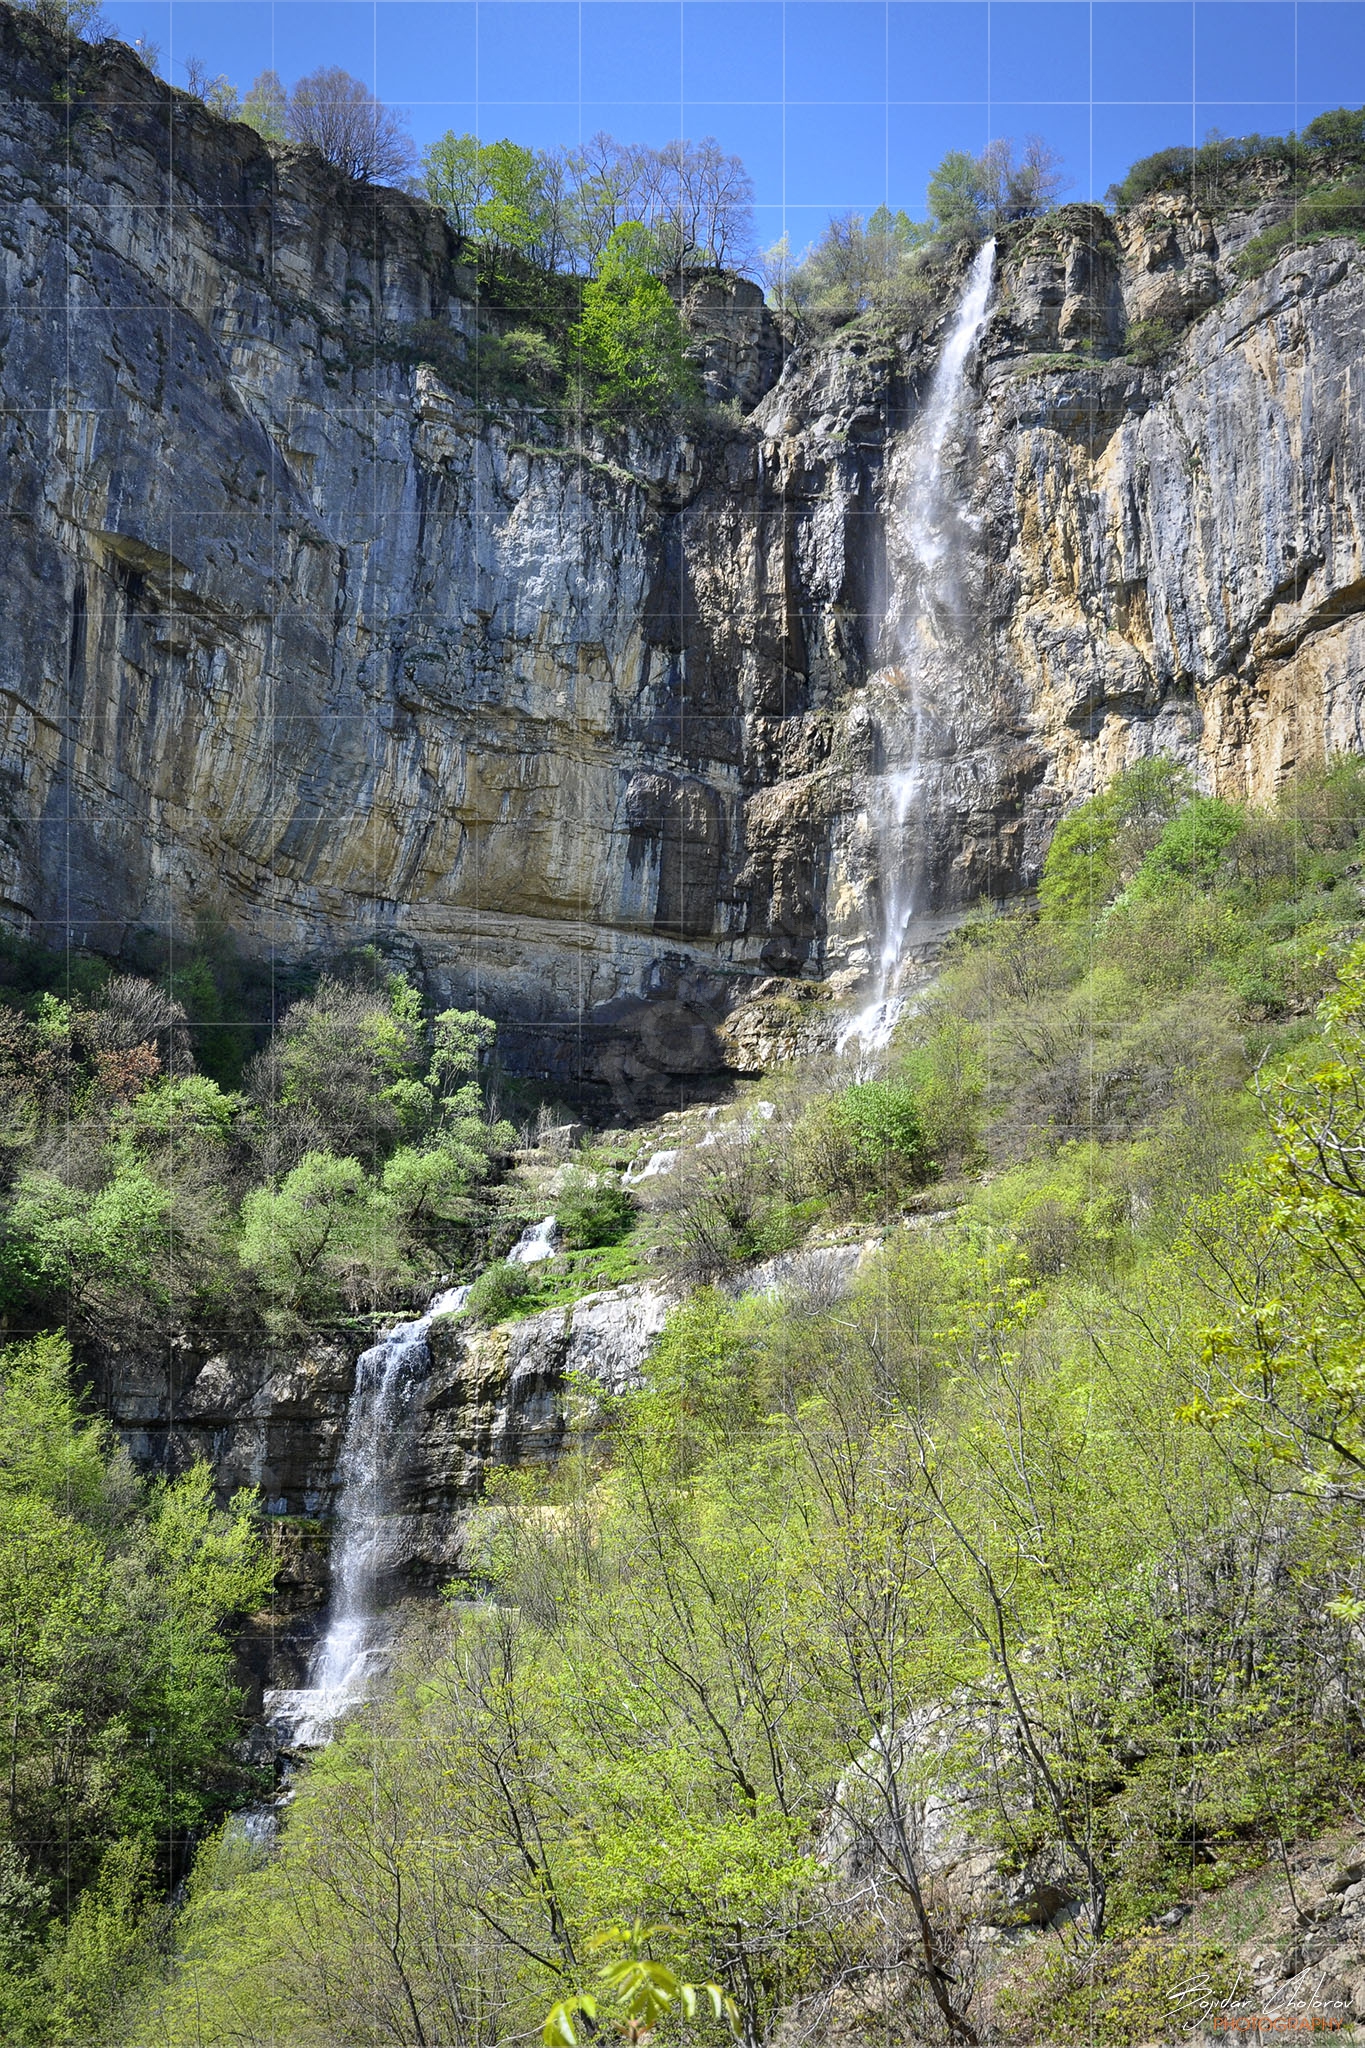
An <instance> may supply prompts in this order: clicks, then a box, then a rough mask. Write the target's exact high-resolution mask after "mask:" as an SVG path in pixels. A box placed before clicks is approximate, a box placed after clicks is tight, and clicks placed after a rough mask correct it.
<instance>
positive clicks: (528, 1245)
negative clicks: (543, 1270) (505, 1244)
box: [507, 1216, 559, 1266]
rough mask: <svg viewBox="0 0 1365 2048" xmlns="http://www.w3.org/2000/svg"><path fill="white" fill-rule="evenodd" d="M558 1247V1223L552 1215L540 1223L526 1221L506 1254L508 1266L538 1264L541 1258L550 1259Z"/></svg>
mask: <svg viewBox="0 0 1365 2048" xmlns="http://www.w3.org/2000/svg"><path fill="white" fill-rule="evenodd" d="M558 1249H559V1225H558V1223H556V1221H555V1219H554V1217H553V1216H547V1217H545V1218H544V1220H543V1221H542V1222H540V1223H528V1224H527V1226H526V1228H525V1230H523V1231H522V1233H521V1236H520V1237H519V1238H518V1239H517V1241H516V1243H515V1244H514V1245H513V1247H512V1249H511V1251H510V1252H509V1253H508V1254H507V1263H508V1265H509V1266H538V1265H539V1264H540V1262H541V1260H542V1259H552V1258H553V1257H554V1255H555V1253H556V1252H557V1251H558Z"/></svg>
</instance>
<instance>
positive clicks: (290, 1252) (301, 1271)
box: [239, 1152, 431, 1315]
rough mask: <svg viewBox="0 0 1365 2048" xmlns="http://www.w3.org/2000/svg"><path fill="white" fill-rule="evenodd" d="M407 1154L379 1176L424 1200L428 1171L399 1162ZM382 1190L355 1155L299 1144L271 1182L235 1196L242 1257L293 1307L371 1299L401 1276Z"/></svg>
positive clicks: (304, 1309) (298, 1310)
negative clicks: (294, 1160) (275, 1183)
mask: <svg viewBox="0 0 1365 2048" xmlns="http://www.w3.org/2000/svg"><path fill="white" fill-rule="evenodd" d="M412 1157H413V1155H411V1154H407V1155H404V1154H398V1155H396V1157H395V1159H394V1160H391V1161H390V1162H389V1167H388V1168H387V1169H386V1176H393V1177H394V1179H395V1180H396V1183H397V1188H398V1191H399V1192H400V1193H401V1195H402V1196H403V1197H405V1198H407V1199H409V1200H413V1199H414V1198H416V1199H417V1200H419V1201H422V1200H428V1199H429V1198H430V1195H431V1186H430V1179H429V1177H428V1176H426V1175H422V1174H419V1173H418V1172H417V1170H416V1168H413V1169H411V1170H408V1169H406V1168H405V1166H404V1161H405V1159H408V1160H410V1159H412ZM395 1169H397V1171H396V1172H395ZM418 1180H420V1181H421V1189H420V1194H419V1193H418V1191H417V1189H416V1188H415V1186H414V1182H415V1181H418ZM387 1192H388V1189H387V1188H386V1189H383V1190H380V1189H377V1188H376V1187H375V1186H374V1184H373V1183H372V1182H371V1181H370V1179H369V1178H368V1176H367V1175H366V1172H365V1169H364V1167H363V1166H361V1164H360V1162H359V1160H356V1159H339V1158H337V1156H336V1155H335V1153H331V1152H306V1153H305V1154H304V1156H303V1158H302V1159H301V1160H300V1161H299V1163H298V1165H297V1166H296V1167H294V1168H293V1169H292V1171H291V1172H289V1173H287V1174H286V1175H285V1177H284V1179H283V1180H282V1182H281V1183H280V1185H279V1187H278V1188H268V1187H266V1188H253V1189H252V1190H251V1192H250V1194H249V1195H248V1196H247V1197H246V1200H245V1201H244V1202H243V1204H242V1233H241V1244H240V1249H239V1257H240V1259H241V1262H242V1265H243V1266H244V1267H245V1268H246V1270H247V1271H248V1272H249V1273H251V1274H252V1275H253V1277H254V1278H255V1279H256V1280H257V1281H258V1282H259V1284H260V1285H261V1287H262V1288H263V1289H264V1290H265V1292H266V1293H267V1295H268V1296H269V1297H270V1298H271V1300H272V1301H274V1302H276V1303H277V1304H278V1305H279V1306H280V1308H282V1309H284V1310H285V1311H288V1312H292V1313H293V1314H297V1315H304V1314H308V1313H314V1314H316V1313H319V1312H321V1313H325V1312H326V1311H327V1310H328V1309H329V1308H332V1307H333V1306H334V1305H335V1303H336V1301H337V1300H338V1298H340V1299H342V1300H344V1301H345V1302H346V1303H347V1305H348V1306H349V1307H351V1308H353V1309H355V1308H360V1307H366V1306H372V1305H373V1304H374V1303H375V1301H377V1300H379V1299H381V1298H382V1297H383V1296H384V1294H385V1293H387V1292H388V1291H389V1290H390V1289H392V1288H393V1287H394V1285H395V1284H397V1283H398V1282H399V1280H400V1279H401V1278H402V1277H404V1275H403V1271H402V1253H401V1251H400V1248H399V1240H398V1233H397V1228H396V1221H397V1219H396V1215H395V1209H394V1204H393V1203H392V1202H391V1201H387V1200H385V1199H384V1195H385V1194H386V1193H387Z"/></svg>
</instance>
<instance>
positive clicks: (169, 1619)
mask: <svg viewBox="0 0 1365 2048" xmlns="http://www.w3.org/2000/svg"><path fill="white" fill-rule="evenodd" d="M271 1579H272V1568H271V1565H270V1563H269V1560H268V1558H267V1556H266V1553H265V1551H264V1548H263V1545H262V1542H261V1538H260V1533H259V1530H258V1527H257V1522H256V1515H255V1503H254V1501H253V1500H252V1499H250V1498H249V1497H247V1496H241V1497H239V1498H238V1499H237V1500H235V1501H234V1502H233V1503H232V1505H231V1507H230V1508H229V1509H228V1510H226V1511H224V1510H221V1509H218V1508H216V1507H215V1505H214V1500H213V1489H212V1480H211V1476H210V1474H209V1471H208V1468H207V1467H206V1466H203V1465H198V1466H195V1467H194V1468H193V1469H192V1470H191V1471H190V1472H188V1473H186V1474H185V1475H184V1476H183V1477H182V1478H180V1479H176V1480H166V1481H161V1482H159V1483H157V1484H156V1485H154V1486H153V1487H151V1488H149V1489H144V1488H142V1487H140V1486H139V1485H138V1484H137V1483H136V1482H135V1481H134V1479H133V1477H132V1475H131V1472H130V1471H129V1468H128V1465H127V1462H126V1459H125V1458H124V1457H123V1456H122V1454H121V1453H117V1452H115V1450H114V1449H113V1446H112V1443H111V1441H110V1439H109V1437H108V1434H107V1432H106V1431H105V1429H104V1427H103V1425H102V1424H100V1423H99V1422H96V1421H92V1420H90V1419H89V1418H87V1417H86V1416H84V1415H83V1414H82V1413H81V1411H80V1409H79V1407H78V1405H77V1403H76V1401H75V1400H74V1398H73V1396H72V1393H71V1389H70V1353H69V1350H68V1349H67V1347H66V1345H65V1344H64V1343H63V1342H62V1341H61V1340H60V1339H58V1338H55V1337H45V1338H40V1339H37V1340H35V1341H34V1342H33V1343H31V1344H28V1345H24V1346H18V1347H11V1348H10V1349H9V1350H8V1351H6V1352H4V1353H0V1588H2V1589H3V1591H2V1592H0V1714H2V1715H3V1728H0V1770H3V1774H4V1783H5V1785H6V1790H7V1797H6V1800H5V1803H4V1807H3V1810H2V1811H0V1893H3V1896H2V1897H0V1912H2V1913H3V1919H0V1965H2V1966H3V1976H0V2011H3V2012H5V2013H6V2014H7V2016H8V2024H9V2025H10V2028H11V2031H10V2033H9V2038H12V2039H24V2040H28V2039H32V2040H33V2041H35V2042H38V2041H43V2042H46V2041H47V2040H49V2039H52V2040H66V2039H68V2038H80V2039H84V2038H85V2031H84V2030H86V2029H94V2028H95V2026H96V2023H97V2022H107V2021H108V2019H109V2011H108V2008H109V2004H110V2001H111V1999H116V1998H117V1997H119V1996H120V1995H121V1994H122V1992H123V1991H124V1990H126V1989H127V1987H128V1984H129V1982H130V1980H131V1979H132V1978H133V1977H134V1976H136V1975H137V1974H138V1972H139V1971H140V1970H141V1968H142V1965H143V1960H144V1957H145V1948H146V1937H147V1929H146V1925H145V1923H146V1921H147V1917H148V1913H149V1911H150V1902H151V1899H152V1895H153V1893H154V1891H155V1890H157V1889H159V1888H161V1887H164V1885H165V1883H166V1882H167V1881H168V1879H169V1878H171V1877H172V1876H173V1875H174V1873H175V1871H176V1869H177V1868H178V1865H179V1862H180V1859H181V1858H182V1856H183V1854H184V1850H185V1848H186V1845H187V1844H188V1842H189V1840H190V1839H191V1838H192V1836H193V1835H194V1834H195V1833H196V1832H197V1831H199V1830H200V1829H202V1828H203V1826H204V1825H205V1824H206V1823H210V1822H212V1821H213V1820H214V1819H215V1818H216V1817H217V1816H218V1815H220V1814H221V1813H222V1811H223V1810H224V1808H225V1807H226V1806H227V1805H228V1804H230V1803H231V1801H232V1800H233V1799H234V1798H240V1797H241V1796H242V1794H243V1791H244V1790H245V1789H246V1784H247V1782H248V1781H247V1780H246V1779H245V1776H244V1773H243V1772H242V1770H241V1768H240V1767H239V1766H237V1765H236V1764H235V1763H234V1761H233V1759H232V1755H231V1747H230V1746H231V1744H232V1743H233V1741H234V1740H235V1739H236V1736H237V1734H238V1732H239V1728H240V1712H241V1698H240V1695H239V1693H238V1691H237V1689H236V1687H235V1685H234V1683H233V1679H232V1651H231V1644H230V1642H229V1640H228V1638H227V1635H226V1634H225V1624H227V1623H229V1622H231V1621H233V1620H236V1619H238V1618H240V1617H241V1616H242V1615H243V1614H244V1613H246V1612H248V1611H250V1610H251V1609H253V1608H255V1607H256V1606H258V1605H259V1604H260V1603H261V1601H262V1600H263V1599H264V1598H265V1596H266V1594H267V1592H268V1590H269V1587H270V1584H271ZM54 1765H55V1766H56V1767H55V1768H54ZM100 2038H103V2036H101V2037H100ZM124 2038H126V2036H125V2037H124Z"/></svg>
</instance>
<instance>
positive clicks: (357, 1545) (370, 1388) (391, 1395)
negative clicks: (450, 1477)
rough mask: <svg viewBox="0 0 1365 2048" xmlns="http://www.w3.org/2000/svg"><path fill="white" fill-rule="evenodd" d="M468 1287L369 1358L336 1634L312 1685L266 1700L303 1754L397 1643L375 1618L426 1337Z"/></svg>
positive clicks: (344, 1534) (348, 1473) (339, 1552)
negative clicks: (394, 1484) (391, 1511)
mask: <svg viewBox="0 0 1365 2048" xmlns="http://www.w3.org/2000/svg"><path fill="white" fill-rule="evenodd" d="M468 1293H469V1289H468V1288H467V1287H451V1288H448V1289H447V1290H446V1291H445V1292H444V1293H443V1294H438V1295H436V1296H435V1297H434V1299H433V1300H432V1301H431V1302H430V1303H429V1304H428V1307H427V1310H426V1313H425V1314H424V1315H421V1316H419V1317H418V1318H417V1320H416V1322H412V1323H399V1324H397V1325H396V1326H395V1328H393V1329H392V1330H389V1331H388V1332H387V1333H386V1334H385V1335H384V1336H383V1337H381V1338H380V1339H379V1342H378V1343H377V1344H373V1345H371V1347H370V1349H369V1350H368V1351H363V1352H362V1353H361V1355H360V1357H359V1359H358V1360H357V1362H356V1373H355V1390H354V1392H353V1393H352V1395H351V1405H350V1410H349V1412H348V1414H347V1417H346V1435H345V1439H344V1441H343V1443H342V1449H341V1460H340V1465H339V1467H338V1470H339V1473H340V1478H341V1490H340V1495H339V1498H338V1502H337V1518H336V1533H335V1535H334V1537H333V1540H332V1600H331V1606H330V1608H329V1610H328V1615H327V1629H326V1633H325V1634H324V1635H323V1637H322V1640H321V1641H320V1642H319V1644H318V1646H317V1648H316V1650H315V1651H314V1652H313V1656H312V1660H311V1662H310V1665H309V1669H308V1683H307V1685H306V1686H303V1687H300V1688H298V1689H297V1690H290V1691H286V1690H284V1689H282V1688H281V1689H279V1690H276V1691H272V1692H268V1693H267V1694H266V1698H265V1707H266V1713H267V1716H268V1718H269V1720H270V1722H271V1725H272V1726H273V1727H274V1728H275V1730H276V1732H277V1733H278V1734H279V1736H280V1737H281V1738H282V1740H283V1741H284V1742H285V1744H286V1746H288V1747H290V1748H296V1749H313V1748H317V1747H318V1746H319V1745H320V1744H322V1743H324V1742H326V1741H327V1740H328V1738H329V1736H330V1735H331V1733H332V1731H333V1728H334V1727H335V1724H336V1722H337V1720H338V1719H339V1718H340V1716H341V1715H342V1714H343V1713H345V1711H346V1709H347V1708H348V1707H351V1706H354V1705H355V1704H356V1702H357V1701H359V1700H362V1699H364V1697H365V1695H366V1692H367V1691H368V1689H369V1684H370V1681H371V1679H372V1678H374V1677H376V1676H377V1675H378V1674H379V1672H380V1671H382V1669H383V1665H384V1661H385V1659H386V1657H387V1655H388V1652H389V1648H390V1644H389V1639H388V1635H387V1632H386V1630H385V1629H384V1626H383V1622H382V1620H381V1617H380V1616H379V1615H378V1614H377V1613H376V1611H375V1609H376V1605H377V1593H378V1589H379V1579H380V1574H381V1572H382V1571H383V1568H384V1566H385V1565H386V1564H389V1563H391V1562H392V1559H391V1558H390V1556H389V1554H388V1552H389V1547H390V1546H389V1540H388V1523H387V1514H388V1510H389V1508H390V1506H391V1504H392V1490H393V1489H392V1482H393V1480H394V1479H395V1477H396V1476H397V1472H398V1468H399V1465H400V1463H401V1460H402V1455H403V1451H404V1448H405V1445H406V1440H407V1423H408V1420H409V1417H410V1413H411V1401H412V1395H413V1393H414V1391H415V1390H416V1388H417V1386H418V1385H419V1384H420V1382H421V1379H422V1376H423V1374H424V1372H425V1370H426V1367H427V1365H428V1364H429V1362H430V1352H429V1351H428V1348H427V1335H428V1332H429V1331H430V1329H431V1325H432V1323H433V1322H434V1321H435V1319H436V1317H437V1316H440V1315H448V1314H450V1313H452V1312H453V1311H454V1310H455V1309H459V1308H463V1307H464V1303H465V1298H466V1296H467V1295H468Z"/></svg>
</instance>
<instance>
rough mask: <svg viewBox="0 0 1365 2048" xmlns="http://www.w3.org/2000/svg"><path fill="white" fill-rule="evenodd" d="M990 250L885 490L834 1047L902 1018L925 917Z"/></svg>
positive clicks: (972, 275)
mask: <svg viewBox="0 0 1365 2048" xmlns="http://www.w3.org/2000/svg"><path fill="white" fill-rule="evenodd" d="M994 261H995V243H994V241H993V240H988V241H986V242H985V243H983V244H982V246H981V248H980V249H979V250H978V252H977V255H976V258H975V260H974V261H973V263H972V267H971V270H970V272H969V273H968V277H967V283H966V287H965V289H964V290H963V294H962V298H961V300H960V302H959V304H958V308H957V312H956V313H955V314H954V316H953V321H952V325H951V326H950V327H949V329H948V332H947V335H946V337H945V339H944V343H943V348H942V352H941V354H940V356H939V359H938V365H937V368H936V369H935V371H934V378H933V382H932V384H931V385H930V387H929V395H928V397H927V398H926V400H925V402H924V405H923V407H922V408H921V411H920V414H919V417H918V419H917V420H916V421H915V425H914V427H913V429H912V431H911V433H910V434H909V435H908V436H907V437H906V441H905V444H904V449H903V452H902V456H901V459H900V463H899V468H898V473H897V474H896V477H895V480H894V485H893V497H892V504H893V512H892V522H891V530H890V533H889V535H888V539H889V543H890V545H889V555H890V560H891V568H892V578H893V601H892V605H891V608H890V613H889V619H888V628H889V631H888V642H889V644H888V647H887V650H886V651H887V655H888V657H889V663H888V666H887V667H886V668H885V669H884V670H883V671H882V674H881V677H880V680H881V681H882V683H883V684H885V685H887V686H888V696H889V702H888V705H887V710H886V713H885V715H884V716H883V718H882V720H881V741H882V747H883V752H884V758H885V762H886V767H885V771H884V773H883V774H882V775H881V777H879V779H878V783H877V785H876V787H875V788H874V790H873V792H872V797H871V803H870V806H869V808H870V809H871V810H872V812H873V816H872V818H871V820H870V822H871V826H872V830H873V832H874V834H875V840H876V856H877V872H878V879H879V882H880V924H881V932H880V940H879V947H878V953H877V962H876V977H877V978H876V982H875V986H874V994H873V996H872V999H871V1001H870V1002H869V1003H868V1004H867V1005H866V1007H865V1008H864V1009H862V1010H860V1011H859V1012H858V1014H857V1015H856V1016H855V1017H853V1018H852V1019H851V1020H850V1021H849V1023H848V1025H847V1026H846V1028H845V1030H844V1032H843V1035H842V1038H841V1040H840V1044H841V1046H844V1045H848V1044H849V1043H851V1042H853V1041H857V1042H859V1043H861V1044H862V1045H863V1046H865V1047H871V1048H878V1047H881V1046H884V1045H885V1044H886V1042H887V1040H888V1039H889V1038H890V1036H891V1032H892V1030H893V1029H894V1026H895V1023H896V1019H897V1017H898V1016H899V1015H900V1010H901V1004H902V997H901V994H900V992H899V987H898V984H899V981H900V977H901V969H902V966H903V960H904V953H905V946H906V939H907V935H908V933H909V930H910V926H911V922H912V920H913V919H914V917H915V916H916V914H917V913H922V912H923V911H924V910H925V909H926V908H927V907H928V906H927V905H926V904H925V903H924V902H923V901H922V897H923V891H924V879H925V876H924V854H925V840H924V834H923V832H922V831H921V830H920V813H921V811H922V807H923V797H924V793H925V765H926V764H925V723H926V716H927V714H928V713H929V712H930V710H931V708H932V707H931V703H930V691H931V686H932V684H933V682H934V680H935V677H936V675H937V676H938V677H940V678H941V677H942V674H943V667H944V662H945V660H946V661H948V662H951V660H952V656H953V649H954V646H955V643H958V642H960V640H961V638H962V635H963V633H964V631H965V628H966V624H967V621H966V619H965V616H964V604H963V594H962V590H961V585H960V580H959V574H958V564H959V558H960V556H961V553H962V551H963V548H964V547H965V546H966V544H967V543H968V541H969V539H970V533H971V528H970V523H969V517H968V514H967V511H966V508H965V506H964V505H963V503H962V501H961V498H960V496H959V493H958V491H957V489H956V488H955V484H954V480H953V477H952V474H951V469H950V468H949V467H948V466H947V464H945V459H944V458H945V451H946V449H947V444H948V440H949V436H950V435H951V434H952V433H953V431H954V429H955V427H956V426H957V425H958V422H959V420H960V418H961V415H962V411H963V408H964V404H965V400H966V396H967V391H968V384H967V367H968V363H969V361H970V358H971V355H972V351H973V349H974V348H975V347H976V344H977V342H978V341H979V339H980V337H981V331H982V329H983V327H984V326H985V324H986V315H987V313H988V311H989V308H990V296H991V278H992V270H993V266H994Z"/></svg>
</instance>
